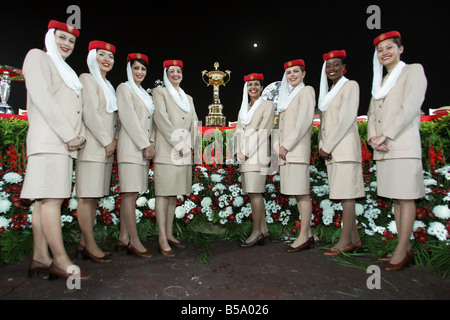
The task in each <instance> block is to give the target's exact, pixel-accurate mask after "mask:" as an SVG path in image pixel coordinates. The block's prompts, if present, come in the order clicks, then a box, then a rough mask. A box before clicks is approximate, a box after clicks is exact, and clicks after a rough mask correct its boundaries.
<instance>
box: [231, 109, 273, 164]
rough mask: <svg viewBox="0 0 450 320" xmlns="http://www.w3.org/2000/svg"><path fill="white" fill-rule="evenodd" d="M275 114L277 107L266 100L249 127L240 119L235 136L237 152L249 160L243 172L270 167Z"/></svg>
mask: <svg viewBox="0 0 450 320" xmlns="http://www.w3.org/2000/svg"><path fill="white" fill-rule="evenodd" d="M274 114H275V105H274V104H273V103H272V102H270V101H266V100H264V101H263V102H262V103H261V106H260V107H259V109H258V110H257V111H256V112H255V114H254V115H253V118H252V121H251V122H250V123H249V124H248V125H243V124H242V121H241V119H240V118H239V121H238V124H237V126H236V131H235V134H234V137H235V144H236V151H237V152H241V153H242V154H244V155H245V156H246V157H247V158H248V160H247V161H246V162H245V163H244V164H241V166H240V171H241V172H250V171H260V170H261V169H262V168H265V167H268V166H269V164H270V151H271V149H270V135H271V133H272V128H273V118H274Z"/></svg>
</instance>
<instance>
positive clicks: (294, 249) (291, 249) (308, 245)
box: [286, 238, 314, 253]
mask: <svg viewBox="0 0 450 320" xmlns="http://www.w3.org/2000/svg"><path fill="white" fill-rule="evenodd" d="M313 241H314V238H313ZM311 245H312V242H311V238H309V239H308V240H306V242H305V243H303V244H301V245H299V246H298V247H293V246H292V245H290V246H288V248H287V249H286V251H287V252H289V253H292V252H299V251H302V250H308V249H311Z"/></svg>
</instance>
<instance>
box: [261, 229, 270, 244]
mask: <svg viewBox="0 0 450 320" xmlns="http://www.w3.org/2000/svg"><path fill="white" fill-rule="evenodd" d="M271 243H272V234H271V233H270V231H267V232H266V233H264V234H263V238H262V244H263V245H266V244H271Z"/></svg>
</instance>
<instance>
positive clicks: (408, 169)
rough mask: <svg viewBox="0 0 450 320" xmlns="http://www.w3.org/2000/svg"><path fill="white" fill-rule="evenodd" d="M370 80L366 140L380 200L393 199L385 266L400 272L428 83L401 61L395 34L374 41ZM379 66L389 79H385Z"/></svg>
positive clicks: (412, 211)
mask: <svg viewBox="0 0 450 320" xmlns="http://www.w3.org/2000/svg"><path fill="white" fill-rule="evenodd" d="M374 45H375V54H374V80H373V87H372V100H371V102H370V106H369V112H368V117H369V121H368V128H367V130H368V136H367V138H368V141H369V143H370V145H371V146H372V148H373V149H374V150H375V152H374V160H375V161H376V165H377V187H378V195H379V196H381V197H386V198H390V199H393V200H394V214H395V222H396V225H397V231H398V245H397V247H396V249H395V251H394V253H393V255H392V257H390V256H388V257H384V258H382V260H384V261H389V264H388V265H387V266H386V267H385V268H386V270H389V271H397V270H402V269H403V267H405V266H407V265H408V263H409V261H410V260H411V259H413V257H414V254H413V252H412V250H411V244H410V237H411V233H412V230H413V226H414V221H415V217H416V204H415V200H417V199H420V198H423V197H424V196H425V186H424V181H423V167H422V147H421V146H422V145H421V138H420V131H419V129H420V109H421V106H422V103H423V101H424V100H425V93H426V90H427V78H426V77H425V72H424V70H423V67H422V66H421V65H420V64H411V65H407V64H405V63H404V62H403V61H401V60H400V57H401V54H402V53H403V51H404V47H403V45H402V43H401V35H400V33H399V32H397V31H391V32H387V33H383V34H381V35H380V36H378V37H377V38H375V40H374ZM383 67H385V68H386V70H387V75H386V76H385V77H384V78H383V77H382V74H383Z"/></svg>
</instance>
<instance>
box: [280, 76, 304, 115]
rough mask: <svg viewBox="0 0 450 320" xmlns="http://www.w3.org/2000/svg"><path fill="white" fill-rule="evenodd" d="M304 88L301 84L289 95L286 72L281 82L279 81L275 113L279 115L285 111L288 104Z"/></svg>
mask: <svg viewBox="0 0 450 320" xmlns="http://www.w3.org/2000/svg"><path fill="white" fill-rule="evenodd" d="M304 87H305V84H304V83H303V82H302V83H300V84H299V85H298V86H297V87H296V88H295V89H294V91H292V92H291V93H289V83H288V81H287V76H286V72H284V76H283V80H282V81H281V87H280V95H279V99H278V106H277V111H278V112H279V113H280V112H284V111H286V110H287V108H288V107H289V104H290V103H291V102H292V100H293V99H294V98H295V97H296V96H297V95H298V94H299V93H300V91H302V89H303V88H304Z"/></svg>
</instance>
